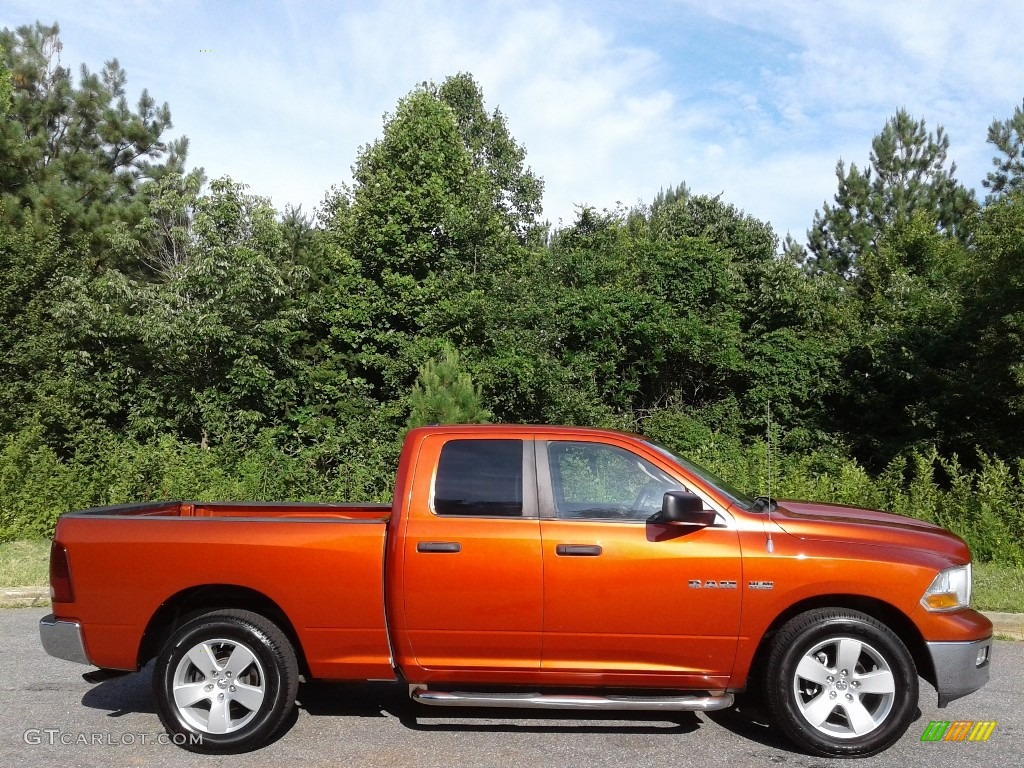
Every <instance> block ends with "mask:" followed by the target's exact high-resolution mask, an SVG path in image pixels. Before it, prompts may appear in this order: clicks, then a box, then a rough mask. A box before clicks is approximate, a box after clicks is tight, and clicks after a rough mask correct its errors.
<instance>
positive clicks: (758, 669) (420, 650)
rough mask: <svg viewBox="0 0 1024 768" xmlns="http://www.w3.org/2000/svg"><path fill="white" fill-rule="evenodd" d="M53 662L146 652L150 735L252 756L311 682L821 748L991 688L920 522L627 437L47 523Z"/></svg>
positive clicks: (948, 541) (961, 564)
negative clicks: (322, 489) (749, 477)
mask: <svg viewBox="0 0 1024 768" xmlns="http://www.w3.org/2000/svg"><path fill="white" fill-rule="evenodd" d="M50 584H51V592H52V598H53V614H52V615H49V616H47V617H45V618H44V619H42V621H41V623H40V634H41V638H42V643H43V647H44V648H45V649H46V651H47V652H48V653H50V654H51V655H53V656H56V657H58V658H62V659H69V660H72V661H77V662H82V663H84V664H92V665H95V666H97V667H100V668H103V669H109V670H138V669H140V668H141V667H142V666H143V665H144V664H146V663H147V662H148V661H149V660H150V659H153V658H155V660H156V661H155V664H154V667H153V688H154V694H155V697H156V702H157V705H158V711H159V715H160V718H161V720H162V722H163V724H164V726H165V727H166V729H167V730H168V731H169V733H170V734H171V735H172V737H173V739H174V741H175V743H179V744H182V745H183V746H185V747H186V748H188V749H191V750H194V751H201V752H239V751H245V750H250V749H255V748H258V747H259V746H261V745H262V744H264V743H265V742H267V741H268V740H269V739H270V738H271V737H273V736H274V735H275V733H277V732H278V731H279V730H281V728H282V727H283V724H284V723H285V721H286V718H287V716H288V714H289V713H290V711H291V709H292V707H293V706H294V703H295V697H296V691H297V686H298V683H299V677H300V675H301V676H303V677H304V678H305V679H307V680H311V679H317V680H338V681H342V680H390V681H401V682H403V683H407V684H408V686H409V691H410V695H411V696H412V698H413V699H415V700H416V701H418V702H422V703H423V704H430V705H437V706H443V707H454V706H473V707H501V708H516V707H522V708H564V709H572V708H579V709H598V708H606V709H617V710H640V709H642V710H661V711H679V710H690V711H694V710H717V709H723V708H725V707H728V706H730V705H731V704H732V703H733V699H734V695H735V694H737V693H740V692H743V691H745V690H747V689H757V690H759V691H760V692H761V694H762V695H763V698H764V700H765V703H766V704H767V707H768V710H769V711H770V713H771V714H772V716H773V717H774V719H775V721H776V722H777V724H778V726H779V727H781V728H782V729H783V730H784V732H785V733H786V734H788V735H789V737H790V738H791V739H793V740H794V741H795V742H796V743H797V744H798V745H799V746H800V747H802V748H803V749H805V750H807V751H809V752H811V753H813V754H818V755H825V756H847V757H848V756H863V755H870V754H874V753H877V752H879V751H881V750H883V749H885V748H887V747H888V746H890V745H891V744H893V743H894V742H895V741H896V740H898V739H899V738H900V736H901V735H902V734H903V733H904V732H905V731H906V729H907V727H908V726H909V724H910V722H911V720H912V719H913V718H914V716H915V712H916V709H917V704H918V676H919V675H920V676H921V677H923V678H925V679H926V680H928V681H929V682H931V683H932V685H934V686H935V688H936V690H937V691H938V698H939V701H938V704H939V706H940V707H941V706H945V705H946V703H948V702H949V701H951V700H953V699H956V698H959V697H961V696H965V695H967V694H969V693H971V692H972V691H975V690H977V689H978V688H980V687H981V686H982V685H984V684H985V682H986V681H987V680H988V676H989V662H990V659H991V636H992V625H991V623H990V622H989V621H988V620H987V619H986V618H985V617H984V616H982V615H981V614H979V613H977V612H975V611H974V610H972V609H971V608H970V599H971V564H970V553H969V551H968V549H967V546H966V545H965V544H964V542H963V541H962V540H960V539H959V538H957V537H956V536H954V535H953V534H951V533H949V532H948V531H946V530H944V529H942V528H940V527H938V526H935V525H932V524H930V523H926V522H922V521H919V520H914V519H911V518H906V517H899V516H896V515H891V514H886V513H883V512H875V511H868V510H861V509H854V508H851V507H841V506H835V505H825V504H811V503H805V502H790V501H777V502H776V501H775V500H773V499H770V498H765V497H761V498H758V499H751V498H748V497H747V496H745V495H744V494H742V493H741V492H739V491H737V490H736V489H734V488H732V487H731V486H729V485H728V484H727V483H725V482H723V481H722V480H720V479H718V478H716V477H715V476H714V475H712V474H710V473H709V472H707V471H705V470H703V469H701V468H700V467H698V466H695V465H694V464H692V463H691V462H689V461H687V460H685V459H683V458H680V457H678V456H674V455H672V454H671V453H669V452H668V451H666V450H664V449H662V448H659V447H658V446H657V445H654V444H653V443H651V442H649V441H647V440H645V439H644V438H641V437H639V436H636V435H629V434H623V433H618V432H609V431H603V430H595V429H581V428H568V427H529V426H507V425H487V426H447V427H425V428H421V429H415V430H412V431H411V432H410V433H409V434H408V436H407V438H406V440H405V445H404V448H403V451H402V455H401V460H400V463H399V467H398V475H397V483H396V487H395V496H394V502H393V503H392V505H391V506H386V505H374V504H363V505H346V504H283V503H282V504H258V503H203V502H184V501H180V502H179V501H174V502H159V503H149V504H138V505H131V506H120V507H99V508H95V509H89V510H85V511H81V512H72V513H68V514H65V515H63V516H62V517H61V519H60V521H59V522H58V524H57V529H56V532H55V535H54V541H53V547H52V551H51V557H50Z"/></svg>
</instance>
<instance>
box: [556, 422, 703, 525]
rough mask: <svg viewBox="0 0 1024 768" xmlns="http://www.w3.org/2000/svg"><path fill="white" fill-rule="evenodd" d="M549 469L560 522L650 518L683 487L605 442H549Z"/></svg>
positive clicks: (624, 451) (659, 471)
mask: <svg viewBox="0 0 1024 768" xmlns="http://www.w3.org/2000/svg"><path fill="white" fill-rule="evenodd" d="M548 466H549V468H550V470H551V490H552V496H553V498H554V504H555V515H556V517H558V518H562V519H611V520H646V519H647V518H649V517H650V516H651V515H653V514H654V513H655V512H657V511H658V510H660V509H661V499H662V496H664V494H665V491H672V490H681V489H682V488H683V486H682V485H681V484H680V483H679V482H678V481H676V480H675V479H673V478H672V477H671V476H669V475H668V474H666V473H665V472H663V471H662V470H660V469H658V468H657V467H656V466H654V465H653V464H651V463H650V462H649V461H647V460H646V459H643V458H641V457H640V456H637V455H636V454H634V453H630V452H629V451H627V450H624V449H622V448H618V447H616V446H613V445H605V444H602V443H583V442H569V441H553V442H550V443H548Z"/></svg>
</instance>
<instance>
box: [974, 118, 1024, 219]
mask: <svg viewBox="0 0 1024 768" xmlns="http://www.w3.org/2000/svg"><path fill="white" fill-rule="evenodd" d="M988 143H989V144H993V145H995V148H996V149H997V150H999V154H998V155H996V157H994V158H992V165H994V166H995V170H994V171H989V172H988V175H987V176H986V177H985V179H984V181H982V182H981V183H982V184H983V185H984V186H985V188H986V189H988V190H990V192H989V194H988V195H987V196H986V198H985V201H986V202H988V203H991V202H993V201H995V200H997V199H999V198H1000V197H1002V196H1004V195H1007V194H1010V193H1011V192H1018V191H1020V190H1022V189H1024V109H1022V108H1021V107H1017V108H1016V109H1014V110H1013V116H1012V117H1009V118H1007V119H1006V120H993V121H992V124H991V125H990V126H989V128H988Z"/></svg>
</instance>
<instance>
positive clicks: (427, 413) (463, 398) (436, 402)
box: [408, 347, 491, 428]
mask: <svg viewBox="0 0 1024 768" xmlns="http://www.w3.org/2000/svg"><path fill="white" fill-rule="evenodd" d="M419 370H420V375H419V377H418V378H417V380H416V383H415V384H414V385H413V388H412V393H411V394H410V396H409V400H410V402H411V403H412V412H411V413H410V414H409V421H408V425H409V427H410V428H412V427H422V426H424V425H426V424H483V423H487V421H488V420H490V418H491V413H490V411H488V410H487V409H486V408H484V407H483V392H482V390H481V388H480V386H479V385H474V384H473V379H472V378H471V377H470V375H469V373H467V372H465V371H463V370H462V364H461V359H460V357H459V353H458V351H457V350H455V349H453V348H451V347H449V348H447V349H445V350H444V352H442V354H441V356H440V359H438V358H435V357H432V358H430V359H429V360H427V361H426V362H425V363H424V364H423V365H422V366H421V367H420V369H419Z"/></svg>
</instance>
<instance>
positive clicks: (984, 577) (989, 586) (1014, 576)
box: [973, 563, 1024, 613]
mask: <svg viewBox="0 0 1024 768" xmlns="http://www.w3.org/2000/svg"><path fill="white" fill-rule="evenodd" d="M973 603H974V607H975V608H977V609H978V610H979V611H1007V612H1009V613H1024V568H1018V567H1014V566H1012V565H998V564H996V563H975V564H974V599H973Z"/></svg>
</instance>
